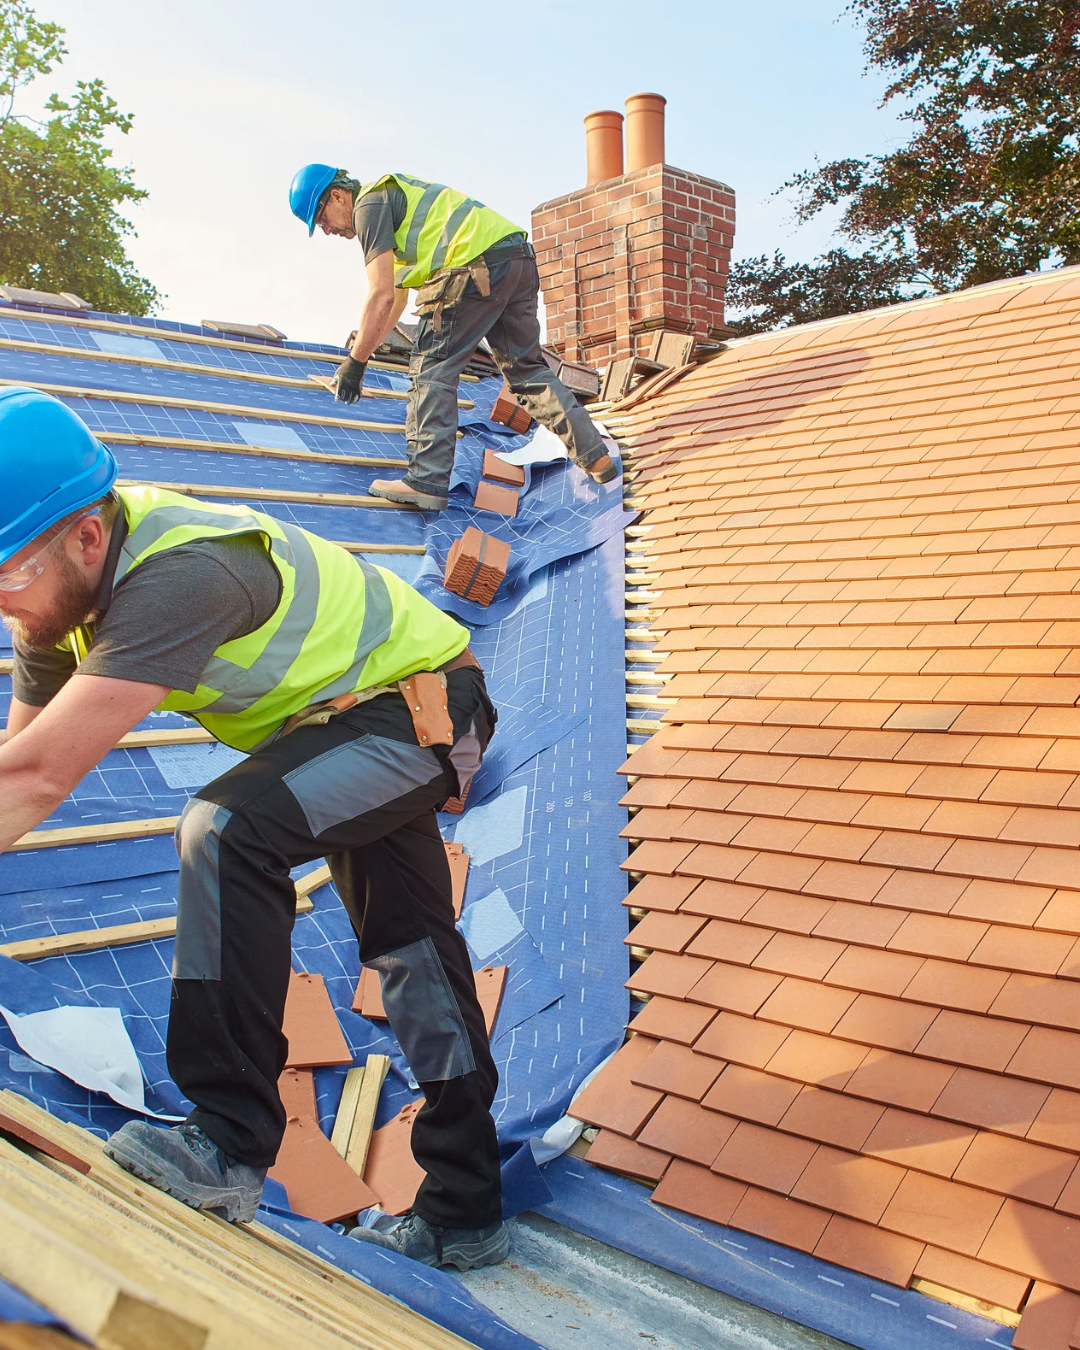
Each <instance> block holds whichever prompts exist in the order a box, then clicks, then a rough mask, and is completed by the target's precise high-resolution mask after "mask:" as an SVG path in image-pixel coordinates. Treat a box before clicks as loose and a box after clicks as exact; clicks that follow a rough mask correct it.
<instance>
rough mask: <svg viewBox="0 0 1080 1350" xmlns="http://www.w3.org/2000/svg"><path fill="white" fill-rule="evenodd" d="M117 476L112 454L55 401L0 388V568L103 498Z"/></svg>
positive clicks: (17, 389)
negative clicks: (0, 485)
mask: <svg viewBox="0 0 1080 1350" xmlns="http://www.w3.org/2000/svg"><path fill="white" fill-rule="evenodd" d="M117 472H118V469H117V466H116V460H115V458H114V457H113V454H112V451H111V450H108V449H107V448H106V447H105V446H104V445H102V443H101V442H100V441H99V440H98V438H97V437H96V436H95V435H94V434H93V432H91V430H90V428H89V427H88V426H87V425H86V423H85V422H84V421H83V420H82V418H81V417H79V416H78V415H77V414H76V413H73V412H72V411H71V409H70V408H69V407H67V406H66V405H65V404H63V403H61V402H60V400H59V399H58V398H53V397H52V395H51V394H42V393H39V392H38V391H37V390H36V389H23V388H20V387H18V386H16V387H14V388H10V389H0V483H3V485H4V486H3V495H2V496H0V563H3V562H7V560H8V558H11V557H13V556H14V555H15V554H16V553H18V552H19V550H20V549H23V548H25V547H26V545H27V544H29V543H30V541H31V540H33V539H36V538H37V537H38V535H39V534H42V533H43V532H44V531H45V530H47V529H48V528H49V526H50V525H55V524H56V522H57V521H58V520H63V518H64V517H65V516H67V515H70V514H71V513H72V511H77V510H78V509H79V507H80V506H89V505H90V503H91V502H96V501H97V500H98V498H99V497H104V496H105V494H106V493H107V492H108V491H109V489H110V488H111V487H112V485H113V483H114V482H115V481H116V475H117Z"/></svg>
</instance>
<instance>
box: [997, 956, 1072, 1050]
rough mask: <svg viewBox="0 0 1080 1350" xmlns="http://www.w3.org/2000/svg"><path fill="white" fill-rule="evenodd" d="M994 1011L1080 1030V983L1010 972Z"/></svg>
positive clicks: (1003, 1014)
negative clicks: (1011, 973)
mask: <svg viewBox="0 0 1080 1350" xmlns="http://www.w3.org/2000/svg"><path fill="white" fill-rule="evenodd" d="M1018 936H1021V937H1024V936H1032V937H1034V936H1042V935H1036V934H1018ZM1045 936H1047V937H1053V936H1056V935H1054V934H1045ZM1066 941H1067V939H1066ZM990 1012H991V1014H992V1015H994V1016H997V1017H1018V1018H1019V1017H1022V1018H1025V1019H1026V1020H1028V1021H1031V1022H1042V1023H1044V1024H1045V1025H1048V1026H1057V1027H1068V1028H1071V1029H1073V1030H1080V984H1074V983H1073V982H1071V981H1064V980H1052V979H1046V978H1044V977H1042V976H1039V975H1023V974H1017V975H1010V976H1009V978H1008V979H1007V980H1006V981H1005V985H1004V988H1003V989H1002V991H1001V993H1000V994H999V995H998V996H997V998H996V999H995V1000H994V1002H993V1004H992V1005H991V1008H990Z"/></svg>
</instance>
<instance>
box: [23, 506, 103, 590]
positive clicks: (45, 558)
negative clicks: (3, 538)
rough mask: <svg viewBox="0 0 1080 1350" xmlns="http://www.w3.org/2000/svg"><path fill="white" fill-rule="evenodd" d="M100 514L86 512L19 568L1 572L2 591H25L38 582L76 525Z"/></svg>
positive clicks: (55, 535)
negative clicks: (31, 584) (32, 583)
mask: <svg viewBox="0 0 1080 1350" xmlns="http://www.w3.org/2000/svg"><path fill="white" fill-rule="evenodd" d="M97 514H98V512H97V511H96V510H95V511H85V512H83V514H82V515H81V516H79V518H78V520H73V521H72V522H71V524H70V525H66V526H65V527H64V528H63V529H62V530H61V531H60V532H59V534H54V535H53V537H52V538H51V539H50V540H49V541H48V543H47V544H45V545H44V546H43V547H42V548H39V549H38V551H37V552H36V553H35V554H33V555H32V556H31V557H29V558H27V560H26V561H25V562H23V563H20V564H19V566H18V567H13V568H12V569H11V570H10V571H8V572H4V571H0V591H25V590H26V588H27V586H29V585H30V583H31V582H32V581H36V580H37V579H38V577H39V576H41V574H42V572H44V571H45V568H46V567H47V566H48V565H49V559H50V558H51V557H52V556H53V554H54V553H55V552H56V550H57V549H58V548H59V547H60V545H61V544H62V543H63V542H64V540H65V539H66V538H67V537H68V535H69V534H70V533H71V531H72V530H73V529H74V528H75V526H76V525H79V524H81V523H82V521H84V520H85V519H86V518H87V516H96V515H97Z"/></svg>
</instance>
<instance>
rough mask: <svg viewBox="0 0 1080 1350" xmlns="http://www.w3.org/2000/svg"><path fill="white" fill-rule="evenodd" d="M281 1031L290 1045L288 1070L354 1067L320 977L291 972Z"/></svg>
mask: <svg viewBox="0 0 1080 1350" xmlns="http://www.w3.org/2000/svg"><path fill="white" fill-rule="evenodd" d="M282 1030H283V1032H284V1034H285V1039H286V1040H287V1041H288V1042H289V1054H288V1058H287V1059H286V1061H285V1065H286V1067H287V1068H309V1067H314V1066H316V1065H320V1064H351V1063H352V1053H351V1051H350V1050H349V1047H348V1045H347V1044H346V1041H345V1037H344V1035H343V1034H342V1031H341V1027H340V1025H339V1023H338V1020H337V1015H336V1014H335V1012H334V1005H333V1004H332V1003H331V1002H330V996H329V994H328V993H327V992H326V983H325V981H324V980H323V977H322V976H321V975H313V974H309V973H307V972H306V971H301V972H298V971H293V972H292V974H291V975H290V977H289V993H288V997H287V998H286V1000H285V1021H284V1024H283V1027H282Z"/></svg>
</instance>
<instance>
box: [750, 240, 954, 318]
mask: <svg viewBox="0 0 1080 1350" xmlns="http://www.w3.org/2000/svg"><path fill="white" fill-rule="evenodd" d="M919 281H920V278H919V277H918V275H917V273H916V272H915V271H914V269H913V268H912V267H911V265H910V263H909V262H908V261H907V260H906V259H903V258H893V257H884V258H883V257H879V256H878V255H877V254H874V253H861V254H857V255H855V256H853V255H851V254H850V253H846V252H845V251H844V250H843V249H831V250H830V251H829V252H828V253H826V254H824V255H823V256H822V257H820V258H817V259H815V260H814V262H813V263H798V262H796V263H789V262H788V261H787V260H786V259H785V257H784V255H783V254H782V253H781V252H780V251H779V250H777V252H776V253H774V254H773V256H772V258H769V257H768V255H767V254H764V253H763V254H761V256H760V257H757V258H744V259H743V260H742V261H741V262H738V263H736V264H735V266H734V267H732V269H731V275H730V276H729V278H728V285H727V305H728V307H729V308H731V309H734V310H735V311H736V312H737V313H739V317H738V318H735V319H730V318H729V319H728V320H727V322H728V324H729V326H730V327H731V328H733V329H734V330H735V332H736V333H737V334H738V335H739V336H740V337H745V336H746V335H747V334H748V333H767V332H770V331H771V330H772V329H775V328H788V327H790V326H791V325H792V324H795V323H813V322H814V320H815V319H831V318H834V317H835V316H837V315H839V314H857V313H860V312H861V311H862V310H866V309H877V308H878V307H879V306H882V305H896V304H899V303H900V302H901V301H903V300H915V299H920V298H921V297H923V296H925V295H928V294H929V293H930V292H929V290H928V289H927V287H926V286H925V285H923V286H920V285H919Z"/></svg>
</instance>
